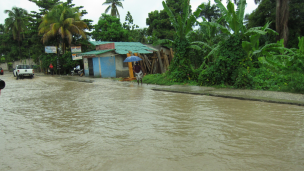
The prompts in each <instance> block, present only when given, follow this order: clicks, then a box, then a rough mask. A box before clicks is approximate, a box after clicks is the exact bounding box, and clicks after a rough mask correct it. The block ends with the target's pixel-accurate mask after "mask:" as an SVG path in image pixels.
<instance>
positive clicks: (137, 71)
mask: <svg viewBox="0 0 304 171" xmlns="http://www.w3.org/2000/svg"><path fill="white" fill-rule="evenodd" d="M133 71H134V72H135V76H136V80H137V84H138V85H139V81H140V82H141V85H142V78H143V76H144V73H143V72H142V70H141V66H140V65H139V63H138V62H136V64H135V65H134V67H133Z"/></svg>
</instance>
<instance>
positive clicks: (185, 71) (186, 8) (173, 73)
mask: <svg viewBox="0 0 304 171" xmlns="http://www.w3.org/2000/svg"><path fill="white" fill-rule="evenodd" d="M162 4H163V7H164V10H165V11H166V12H167V14H168V16H169V19H170V21H171V23H172V25H173V27H174V29H175V32H176V34H175V39H174V42H173V47H174V51H175V56H174V58H173V63H172V64H171V65H170V68H169V72H168V73H169V75H170V77H171V78H172V79H173V81H184V80H187V79H190V78H192V77H193V68H192V66H191V62H190V59H189V48H190V42H189V41H188V39H187V35H188V33H189V32H191V31H192V27H193V25H194V24H195V23H196V22H197V21H196V18H197V17H198V16H199V14H200V13H201V11H202V9H203V8H204V4H201V5H199V6H198V8H197V10H196V11H195V12H194V13H193V14H191V13H190V12H191V11H190V0H184V1H183V3H182V4H180V5H181V6H182V10H183V11H182V13H180V14H179V15H176V16H175V15H174V14H173V12H172V11H171V9H170V8H169V7H168V5H167V4H166V3H165V2H164V1H163V2H162Z"/></svg>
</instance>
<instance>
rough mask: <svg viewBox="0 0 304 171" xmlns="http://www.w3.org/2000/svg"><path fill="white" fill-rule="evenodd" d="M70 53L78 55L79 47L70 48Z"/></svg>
mask: <svg viewBox="0 0 304 171" xmlns="http://www.w3.org/2000/svg"><path fill="white" fill-rule="evenodd" d="M71 52H72V53H80V52H81V46H72V47H71Z"/></svg>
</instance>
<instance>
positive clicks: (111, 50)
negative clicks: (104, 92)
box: [77, 41, 154, 78]
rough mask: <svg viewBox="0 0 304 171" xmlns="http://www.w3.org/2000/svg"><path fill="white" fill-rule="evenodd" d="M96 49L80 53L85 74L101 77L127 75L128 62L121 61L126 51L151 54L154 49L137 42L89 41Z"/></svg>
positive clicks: (125, 55)
mask: <svg viewBox="0 0 304 171" xmlns="http://www.w3.org/2000/svg"><path fill="white" fill-rule="evenodd" d="M90 43H91V44H93V45H95V47H96V50H95V51H90V52H85V53H80V54H77V56H82V57H83V64H84V72H85V76H94V77H101V78H109V77H128V76H129V68H128V64H127V63H124V62H123V61H124V60H125V59H126V58H127V53H129V51H131V52H132V53H140V54H152V53H153V51H154V49H152V48H149V47H147V46H145V45H143V44H141V43H139V42H103V41H91V42H90Z"/></svg>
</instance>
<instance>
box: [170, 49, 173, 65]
mask: <svg viewBox="0 0 304 171" xmlns="http://www.w3.org/2000/svg"><path fill="white" fill-rule="evenodd" d="M170 54H171V61H172V60H173V58H174V53H173V50H172V48H170ZM171 61H170V62H171Z"/></svg>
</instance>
